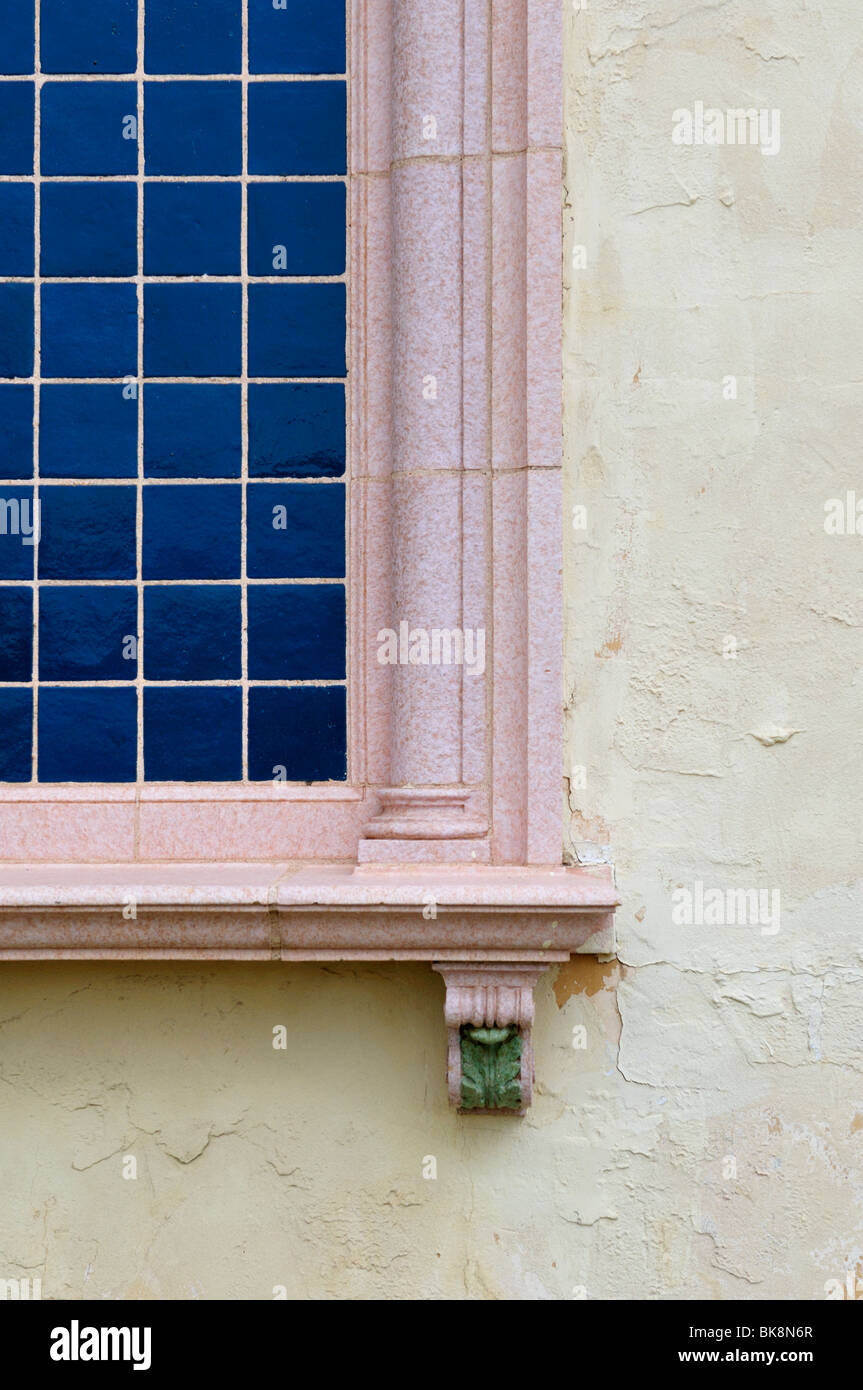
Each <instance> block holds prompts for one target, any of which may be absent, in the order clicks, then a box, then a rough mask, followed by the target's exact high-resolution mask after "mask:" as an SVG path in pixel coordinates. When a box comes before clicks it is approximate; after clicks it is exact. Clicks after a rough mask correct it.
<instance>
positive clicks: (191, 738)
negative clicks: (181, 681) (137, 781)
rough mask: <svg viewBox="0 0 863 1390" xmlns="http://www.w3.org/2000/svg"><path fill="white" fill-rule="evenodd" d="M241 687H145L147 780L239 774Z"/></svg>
mask: <svg viewBox="0 0 863 1390" xmlns="http://www.w3.org/2000/svg"><path fill="white" fill-rule="evenodd" d="M242 741H243V692H242V691H241V690H240V689H238V688H236V687H231V686H227V687H225V686H209V687H208V686H194V685H192V686H189V685H182V686H170V687H168V688H167V689H159V688H153V687H148V688H147V689H145V691H144V776H145V778H146V779H147V781H148V782H236V781H239V779H240V778H241V777H242V775H243V747H242Z"/></svg>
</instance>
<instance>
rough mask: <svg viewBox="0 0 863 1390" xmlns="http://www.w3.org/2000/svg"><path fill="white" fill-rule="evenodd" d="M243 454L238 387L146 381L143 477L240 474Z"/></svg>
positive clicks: (199, 476) (213, 476) (226, 475)
mask: <svg viewBox="0 0 863 1390" xmlns="http://www.w3.org/2000/svg"><path fill="white" fill-rule="evenodd" d="M242 456H243V442H242V420H241V399H240V388H239V386H212V385H201V386H175V385H162V384H155V383H152V382H150V383H148V384H147V386H145V388H144V472H145V474H146V475H147V477H149V478H238V477H239V476H240V469H241V465H242Z"/></svg>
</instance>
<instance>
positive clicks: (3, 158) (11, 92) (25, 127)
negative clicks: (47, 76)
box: [0, 82, 35, 174]
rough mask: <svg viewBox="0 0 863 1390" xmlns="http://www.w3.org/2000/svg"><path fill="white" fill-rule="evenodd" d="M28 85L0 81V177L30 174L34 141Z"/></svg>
mask: <svg viewBox="0 0 863 1390" xmlns="http://www.w3.org/2000/svg"><path fill="white" fill-rule="evenodd" d="M34 93H35V88H34V85H33V83H32V82H0V174H32V173H33V145H34V139H35V95H34Z"/></svg>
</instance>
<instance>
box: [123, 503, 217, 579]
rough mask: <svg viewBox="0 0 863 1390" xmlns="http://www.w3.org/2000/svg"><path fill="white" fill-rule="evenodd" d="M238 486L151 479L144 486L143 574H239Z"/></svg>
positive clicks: (191, 576) (171, 576)
mask: <svg viewBox="0 0 863 1390" xmlns="http://www.w3.org/2000/svg"><path fill="white" fill-rule="evenodd" d="M240 501H241V499H240V488H239V485H237V484H231V483H180V484H177V485H176V486H174V485H172V484H168V483H161V484H158V483H151V484H149V485H148V486H146V487H145V488H144V543H143V544H144V550H143V565H144V578H145V579H239V577H240V516H241V513H240Z"/></svg>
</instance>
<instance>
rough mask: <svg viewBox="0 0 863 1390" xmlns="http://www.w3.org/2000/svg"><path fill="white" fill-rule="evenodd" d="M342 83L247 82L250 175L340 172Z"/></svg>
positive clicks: (343, 161)
mask: <svg viewBox="0 0 863 1390" xmlns="http://www.w3.org/2000/svg"><path fill="white" fill-rule="evenodd" d="M346 120H347V107H346V101H345V84H344V82H252V83H251V84H250V86H249V173H250V174H344V173H345V172H346V159H347V138H346V131H347V126H346Z"/></svg>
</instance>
